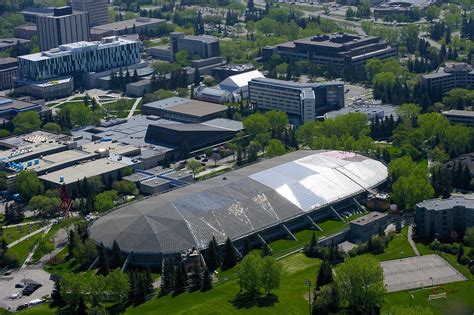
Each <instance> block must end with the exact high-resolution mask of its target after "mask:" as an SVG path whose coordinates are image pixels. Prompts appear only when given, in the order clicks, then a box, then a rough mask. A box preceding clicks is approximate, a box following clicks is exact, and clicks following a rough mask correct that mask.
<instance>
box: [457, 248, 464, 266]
mask: <svg viewBox="0 0 474 315" xmlns="http://www.w3.org/2000/svg"><path fill="white" fill-rule="evenodd" d="M462 256H464V246H463V245H462V243H461V244H459V247H458V252H457V261H458V262H459V261H460V260H461V257H462Z"/></svg>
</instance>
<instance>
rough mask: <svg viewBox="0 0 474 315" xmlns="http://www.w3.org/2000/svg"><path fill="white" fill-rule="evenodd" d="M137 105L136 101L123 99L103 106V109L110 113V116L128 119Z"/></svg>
mask: <svg viewBox="0 0 474 315" xmlns="http://www.w3.org/2000/svg"><path fill="white" fill-rule="evenodd" d="M134 103H135V100H134V99H126V98H122V99H120V100H118V101H115V102H111V103H107V104H102V108H104V109H105V110H108V111H109V115H113V116H116V117H118V118H126V117H127V116H128V113H129V112H130V110H131V109H132V107H133V104H134Z"/></svg>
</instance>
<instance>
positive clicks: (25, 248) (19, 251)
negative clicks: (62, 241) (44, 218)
mask: <svg viewBox="0 0 474 315" xmlns="http://www.w3.org/2000/svg"><path fill="white" fill-rule="evenodd" d="M41 237H42V233H39V234H36V235H33V236H32V237H30V238H29V239H27V240H24V241H23V242H20V243H18V244H17V245H15V246H13V247H11V248H9V249H8V252H9V253H12V254H14V255H15V256H16V257H17V258H18V262H19V264H20V265H21V264H23V262H24V261H25V259H26V257H28V254H29V253H30V251H31V250H32V249H33V247H34V246H35V244H36V242H38V241H39V240H40V239H41Z"/></svg>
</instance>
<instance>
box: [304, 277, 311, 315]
mask: <svg viewBox="0 0 474 315" xmlns="http://www.w3.org/2000/svg"><path fill="white" fill-rule="evenodd" d="M304 284H305V285H307V286H308V304H309V315H311V314H312V312H311V280H308V279H305V280H304Z"/></svg>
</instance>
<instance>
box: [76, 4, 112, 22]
mask: <svg viewBox="0 0 474 315" xmlns="http://www.w3.org/2000/svg"><path fill="white" fill-rule="evenodd" d="M71 4H72V9H73V10H74V11H82V12H88V13H89V22H90V25H91V27H93V26H97V25H102V24H106V23H108V20H109V8H108V6H109V4H108V0H72V2H71Z"/></svg>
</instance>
